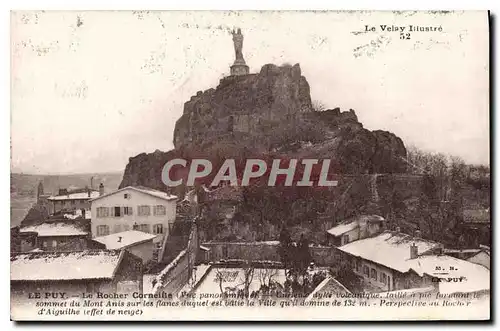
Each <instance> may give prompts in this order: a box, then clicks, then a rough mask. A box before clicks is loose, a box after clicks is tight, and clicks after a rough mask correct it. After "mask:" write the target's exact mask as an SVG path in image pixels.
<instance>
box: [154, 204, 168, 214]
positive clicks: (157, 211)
mask: <svg viewBox="0 0 500 331" xmlns="http://www.w3.org/2000/svg"><path fill="white" fill-rule="evenodd" d="M154 213H155V215H157V216H158V215H166V214H167V210H166V208H165V206H163V205H156V206H155V209H154Z"/></svg>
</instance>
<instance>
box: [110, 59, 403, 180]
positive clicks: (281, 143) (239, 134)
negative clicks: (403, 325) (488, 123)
mask: <svg viewBox="0 0 500 331" xmlns="http://www.w3.org/2000/svg"><path fill="white" fill-rule="evenodd" d="M174 145H175V148H176V149H175V150H172V151H169V152H167V153H165V152H161V151H158V150H157V151H155V152H154V153H151V154H146V153H142V154H139V155H137V156H135V157H132V158H130V159H129V163H128V165H127V167H126V169H125V173H124V176H123V180H122V182H121V184H120V187H124V186H127V185H143V186H148V187H152V188H155V189H160V190H167V188H166V186H164V185H163V183H162V182H161V171H162V168H163V165H164V164H165V162H166V161H168V160H170V159H172V158H176V157H182V158H186V159H190V158H195V157H198V158H201V157H210V158H213V157H214V156H217V157H219V158H220V159H223V158H227V157H233V158H240V159H243V158H245V157H249V156H252V157H259V155H263V154H266V155H269V154H275V155H276V154H281V155H286V156H287V157H288V158H293V157H310V158H331V159H333V160H335V161H334V162H335V164H336V167H337V168H336V169H335V171H336V172H338V173H345V174H367V173H404V172H406V163H405V161H404V159H405V158H406V148H405V146H404V144H403V142H402V140H401V139H400V138H398V137H397V136H396V135H394V134H393V133H390V132H386V131H380V130H377V131H369V130H367V129H364V128H363V125H362V124H361V123H360V122H359V121H358V118H357V116H356V113H355V112H354V110H352V109H351V110H349V111H345V112H341V111H340V109H339V108H335V109H330V110H325V111H314V110H313V106H312V103H311V97H310V89H309V84H308V83H307V80H306V78H305V77H304V76H302V74H301V69H300V66H299V65H298V64H296V65H294V66H289V65H286V66H281V67H278V66H276V65H273V64H266V65H264V66H263V67H262V69H261V70H260V72H259V73H258V74H249V75H242V76H229V77H226V78H224V79H222V80H221V81H220V84H219V86H217V88H215V89H209V90H206V91H204V92H201V91H200V92H198V93H197V94H196V95H195V96H192V97H191V99H190V100H189V101H187V102H186V103H185V104H184V112H183V115H182V116H181V118H179V120H178V121H177V123H176V126H175V130H174ZM214 168H215V167H214Z"/></svg>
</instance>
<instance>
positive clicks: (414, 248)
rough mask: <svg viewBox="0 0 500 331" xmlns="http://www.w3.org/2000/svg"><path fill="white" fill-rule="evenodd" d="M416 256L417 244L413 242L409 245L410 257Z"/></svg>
mask: <svg viewBox="0 0 500 331" xmlns="http://www.w3.org/2000/svg"><path fill="white" fill-rule="evenodd" d="M417 257H418V246H417V245H416V244H415V243H413V244H411V246H410V259H416V258H417Z"/></svg>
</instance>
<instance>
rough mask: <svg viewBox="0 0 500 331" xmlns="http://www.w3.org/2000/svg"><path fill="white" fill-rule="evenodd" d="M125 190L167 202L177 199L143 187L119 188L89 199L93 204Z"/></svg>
mask: <svg viewBox="0 0 500 331" xmlns="http://www.w3.org/2000/svg"><path fill="white" fill-rule="evenodd" d="M125 190H134V191H137V192H141V193H144V194H148V195H151V196H154V197H157V198H160V199H164V200H167V201H170V200H176V199H177V196H175V195H170V194H168V193H165V192H162V191H158V190H155V189H152V188H148V187H144V186H127V187H124V188H121V189H119V190H117V191H113V192H110V193H107V194H104V195H101V196H98V197H96V198H94V199H91V200H90V202H93V201H96V200H99V199H102V198H105V197H108V196H111V195H113V194H117V193H120V192H122V191H125Z"/></svg>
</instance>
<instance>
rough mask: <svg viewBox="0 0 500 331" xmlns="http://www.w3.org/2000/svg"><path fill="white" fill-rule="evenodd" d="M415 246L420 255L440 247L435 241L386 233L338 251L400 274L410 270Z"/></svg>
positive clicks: (353, 243) (355, 242) (402, 234)
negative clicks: (411, 253) (411, 247)
mask: <svg viewBox="0 0 500 331" xmlns="http://www.w3.org/2000/svg"><path fill="white" fill-rule="evenodd" d="M413 244H415V245H416V246H417V247H418V254H423V253H424V252H427V251H429V250H431V249H433V248H438V247H439V246H440V244H439V243H437V242H434V241H430V240H425V239H422V238H416V237H413V236H410V235H407V234H404V233H398V232H392V231H385V232H382V233H381V234H379V235H377V236H374V237H371V238H366V239H360V240H357V241H353V242H351V243H348V244H346V245H344V246H340V247H338V249H340V250H341V251H344V252H346V253H349V254H351V255H354V256H358V257H361V258H363V259H365V260H370V261H373V262H376V263H378V264H381V265H384V266H387V267H389V268H391V269H394V270H397V271H399V272H407V271H408V270H409V269H410V264H409V263H408V261H409V260H410V246H411V245H413Z"/></svg>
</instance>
